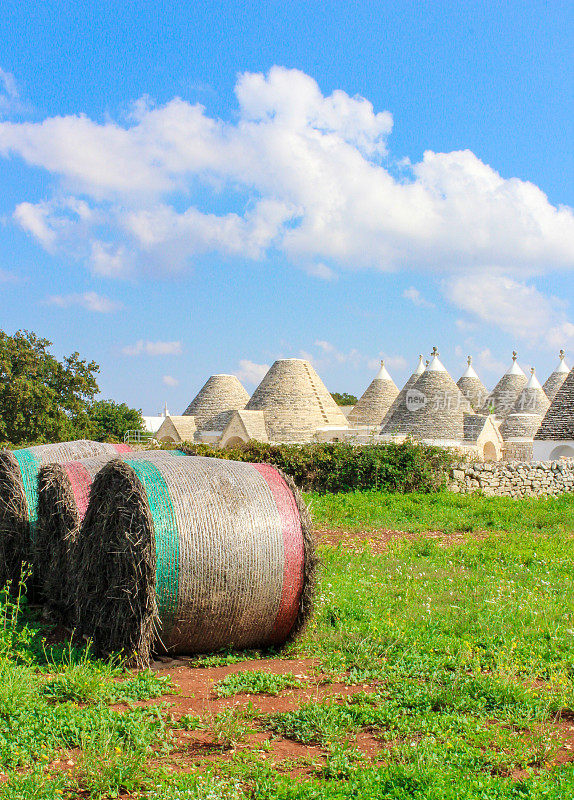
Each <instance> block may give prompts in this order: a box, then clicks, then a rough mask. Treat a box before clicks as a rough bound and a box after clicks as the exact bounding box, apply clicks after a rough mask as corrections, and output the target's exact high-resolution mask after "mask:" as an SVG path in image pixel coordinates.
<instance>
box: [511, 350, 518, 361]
mask: <svg viewBox="0 0 574 800" xmlns="http://www.w3.org/2000/svg"><path fill="white" fill-rule="evenodd" d="M517 358H518V353H517V352H516V350H513V351H512V360H513V361H516V359H517Z"/></svg>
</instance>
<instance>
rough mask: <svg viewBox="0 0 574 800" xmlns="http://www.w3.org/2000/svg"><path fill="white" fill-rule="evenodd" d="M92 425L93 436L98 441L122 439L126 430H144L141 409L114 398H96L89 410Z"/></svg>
mask: <svg viewBox="0 0 574 800" xmlns="http://www.w3.org/2000/svg"><path fill="white" fill-rule="evenodd" d="M88 414H89V417H90V422H91V425H92V432H91V436H92V437H93V438H94V439H97V440H98V441H104V440H107V439H117V440H118V441H120V442H121V441H122V440H123V438H124V434H125V433H126V431H144V430H145V425H144V421H143V419H142V412H141V410H139V411H138V410H137V409H135V408H129V406H127V405H126V404H125V403H116V402H115V401H114V400H96V401H95V402H94V403H92V405H91V406H90V408H89V411H88Z"/></svg>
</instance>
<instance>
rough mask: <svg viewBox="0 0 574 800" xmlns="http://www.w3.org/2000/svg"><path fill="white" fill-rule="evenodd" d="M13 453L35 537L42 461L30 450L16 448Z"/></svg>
mask: <svg viewBox="0 0 574 800" xmlns="http://www.w3.org/2000/svg"><path fill="white" fill-rule="evenodd" d="M12 455H13V456H14V458H15V459H16V461H17V462H18V466H19V467H20V474H21V475H22V483H23V485H24V495H25V496H26V502H27V504H28V521H29V524H30V536H31V538H33V537H34V532H35V530H36V524H37V522H38V472H39V471H40V462H39V461H38V459H37V458H36V457H35V456H33V455H32V453H31V452H30V451H29V450H14V451H13V452H12Z"/></svg>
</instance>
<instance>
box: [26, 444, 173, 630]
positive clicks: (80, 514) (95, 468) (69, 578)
mask: <svg viewBox="0 0 574 800" xmlns="http://www.w3.org/2000/svg"><path fill="white" fill-rule="evenodd" d="M174 456H179V457H185V456H184V453H182V452H181V450H155V451H154V450H151V451H141V452H134V453H127V454H125V455H120V456H119V457H120V459H121V458H130V459H132V460H133V459H136V460H139V459H141V460H145V461H161V460H162V459H165V458H172V457H174ZM114 458H118V453H113V454H112V453H107V454H104V455H101V456H94V458H84V459H81V460H78V461H68V462H67V463H65V464H48V465H47V466H45V467H42V469H41V470H40V474H39V478H38V524H37V527H36V535H35V537H34V543H33V547H32V559H33V563H34V573H35V578H36V582H37V585H38V589H39V591H40V595H41V597H42V599H43V601H44V604H45V607H46V609H47V610H48V611H49V612H50V615H51V616H52V618H54V619H55V620H57V621H58V622H62V623H64V624H65V625H71V624H73V623H74V601H75V595H76V584H75V581H74V576H75V574H76V571H75V566H74V552H75V545H76V541H77V538H78V534H79V532H80V527H81V525H82V522H83V521H84V517H85V515H86V511H87V508H88V503H89V499H90V490H91V488H92V483H93V482H94V478H95V477H96V475H97V474H98V472H99V471H100V470H101V469H102V468H103V467H105V465H106V464H108V463H109V462H110V461H112V460H113V459H114Z"/></svg>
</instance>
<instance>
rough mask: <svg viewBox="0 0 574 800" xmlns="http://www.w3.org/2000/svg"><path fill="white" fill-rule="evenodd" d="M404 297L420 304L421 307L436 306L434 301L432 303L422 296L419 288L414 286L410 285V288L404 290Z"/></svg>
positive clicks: (417, 304) (416, 304)
mask: <svg viewBox="0 0 574 800" xmlns="http://www.w3.org/2000/svg"><path fill="white" fill-rule="evenodd" d="M403 297H405V298H406V299H407V300H410V301H411V303H413V304H414V305H415V306H419V307H420V308H434V303H430V302H429V301H428V300H427V299H426V298H424V297H423V296H422V294H421V293H420V292H419V290H418V289H416V288H415V287H414V286H409V288H408V289H405V291H404V292H403Z"/></svg>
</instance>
